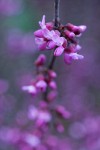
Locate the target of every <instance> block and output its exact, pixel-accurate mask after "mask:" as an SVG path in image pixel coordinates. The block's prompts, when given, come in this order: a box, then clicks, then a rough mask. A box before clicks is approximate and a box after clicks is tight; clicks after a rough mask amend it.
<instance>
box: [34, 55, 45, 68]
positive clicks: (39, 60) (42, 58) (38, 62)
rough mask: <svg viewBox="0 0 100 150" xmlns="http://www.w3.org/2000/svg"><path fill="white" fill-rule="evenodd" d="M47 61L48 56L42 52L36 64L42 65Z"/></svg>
mask: <svg viewBox="0 0 100 150" xmlns="http://www.w3.org/2000/svg"><path fill="white" fill-rule="evenodd" d="M45 62H46V56H45V55H43V54H41V55H39V57H38V58H37V60H36V61H35V65H36V66H41V65H44V64H45Z"/></svg>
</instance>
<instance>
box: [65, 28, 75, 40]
mask: <svg viewBox="0 0 100 150" xmlns="http://www.w3.org/2000/svg"><path fill="white" fill-rule="evenodd" d="M64 33H65V35H66V36H67V37H68V38H70V39H72V38H74V37H75V34H74V33H73V32H70V31H68V30H65V31H64Z"/></svg>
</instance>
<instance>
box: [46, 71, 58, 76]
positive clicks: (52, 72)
mask: <svg viewBox="0 0 100 150" xmlns="http://www.w3.org/2000/svg"><path fill="white" fill-rule="evenodd" d="M48 74H49V76H50V77H51V78H56V77H57V74H56V72H54V71H53V70H49V71H48Z"/></svg>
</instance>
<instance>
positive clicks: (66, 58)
mask: <svg viewBox="0 0 100 150" xmlns="http://www.w3.org/2000/svg"><path fill="white" fill-rule="evenodd" d="M83 58H84V56H82V55H79V54H77V53H70V54H67V53H65V54H64V61H65V63H67V64H70V63H71V61H72V60H78V59H83Z"/></svg>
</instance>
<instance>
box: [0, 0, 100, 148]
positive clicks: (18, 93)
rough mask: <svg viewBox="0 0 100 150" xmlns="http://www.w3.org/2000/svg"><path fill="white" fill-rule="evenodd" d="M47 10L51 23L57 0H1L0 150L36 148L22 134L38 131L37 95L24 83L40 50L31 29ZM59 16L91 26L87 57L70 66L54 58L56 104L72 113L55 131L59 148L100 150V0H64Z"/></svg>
mask: <svg viewBox="0 0 100 150" xmlns="http://www.w3.org/2000/svg"><path fill="white" fill-rule="evenodd" d="M44 14H45V15H46V21H47V22H48V21H51V20H52V19H53V17H54V0H51V1H47V0H17V1H16V0H0V39H1V40H0V150H32V149H33V148H32V145H31V144H30V143H29V144H30V145H31V146H29V145H25V143H23V144H22V143H21V141H20V142H19V139H22V138H24V137H25V136H26V135H27V134H30V135H32V133H34V130H33V122H32V121H30V120H29V118H28V115H27V114H28V110H29V107H30V106H31V105H34V104H35V103H36V101H37V98H33V97H31V96H30V95H28V94H27V93H23V91H22V90H21V87H22V86H23V85H26V84H28V83H29V82H30V80H32V78H34V69H35V68H34V65H33V62H34V60H35V59H36V58H37V56H38V54H39V53H40V52H39V51H38V50H37V47H36V45H35V43H34V35H33V32H34V31H35V30H36V29H38V28H39V25H38V21H39V20H41V18H42V16H43V15H44ZM60 18H61V21H62V23H63V24H66V23H68V22H70V23H73V24H75V25H81V24H84V25H86V26H87V30H86V32H85V33H84V34H83V36H82V37H81V38H80V44H81V46H82V50H81V52H80V53H81V54H83V55H84V57H85V58H84V60H81V61H76V62H73V63H72V64H71V65H66V64H65V63H64V61H63V56H61V57H59V58H57V60H56V63H55V67H54V69H55V71H56V72H57V74H58V77H57V84H58V93H59V96H58V98H57V102H56V103H57V104H63V105H64V106H66V108H67V109H68V111H69V112H70V113H71V118H70V119H69V120H68V121H67V122H65V129H66V131H65V132H64V134H61V135H60V134H58V135H57V136H58V138H59V139H60V142H61V144H60V146H61V147H60V146H59V147H58V149H57V150H66V149H67V150H100V102H99V100H100V59H99V57H100V52H99V48H100V46H99V45H100V41H99V39H100V29H99V26H100V0H84V1H82V0H75V1H74V0H69V1H68V0H61V3H60ZM44 54H46V55H47V56H49V55H50V53H49V52H44ZM59 68H60V69H59ZM52 132H54V131H52ZM35 140H36V139H35ZM40 149H41V150H46V149H45V148H44V149H43V147H42V148H40ZM53 150H56V149H53Z"/></svg>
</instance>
